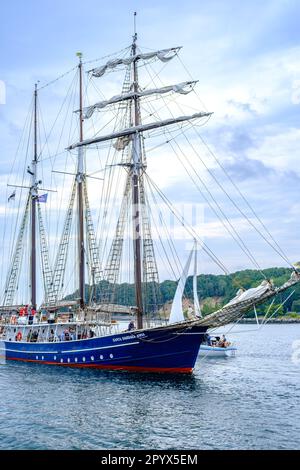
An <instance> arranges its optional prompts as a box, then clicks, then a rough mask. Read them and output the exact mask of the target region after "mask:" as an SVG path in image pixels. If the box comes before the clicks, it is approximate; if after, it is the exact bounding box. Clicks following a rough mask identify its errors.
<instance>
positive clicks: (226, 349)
mask: <svg viewBox="0 0 300 470" xmlns="http://www.w3.org/2000/svg"><path fill="white" fill-rule="evenodd" d="M219 339H220V338H219V337H213V336H209V339H208V341H209V342H208V341H207V340H206V341H204V342H203V343H202V344H201V346H200V350H199V356H201V357H233V356H235V353H236V351H237V348H236V347H235V346H233V344H232V343H229V342H228V341H226V343H225V346H221V345H220V344H219Z"/></svg>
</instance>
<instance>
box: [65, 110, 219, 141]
mask: <svg viewBox="0 0 300 470" xmlns="http://www.w3.org/2000/svg"><path fill="white" fill-rule="evenodd" d="M211 115H212V113H203V112H200V113H195V114H191V115H188V116H179V117H177V118H172V119H165V120H164V121H156V122H150V123H149V124H141V125H139V126H133V127H129V128H127V129H123V130H122V131H119V132H114V133H113V134H108V135H104V136H100V137H94V138H93V139H86V140H83V141H82V142H77V143H76V144H72V145H70V147H68V150H73V149H75V148H77V147H82V146H84V145H90V144H97V143H98V142H105V141H107V140H113V139H118V138H119V137H123V136H126V135H132V134H136V133H137V132H144V131H149V130H152V129H156V128H159V127H164V126H170V125H172V124H176V123H180V122H184V121H190V120H191V119H198V118H202V117H209V116H211Z"/></svg>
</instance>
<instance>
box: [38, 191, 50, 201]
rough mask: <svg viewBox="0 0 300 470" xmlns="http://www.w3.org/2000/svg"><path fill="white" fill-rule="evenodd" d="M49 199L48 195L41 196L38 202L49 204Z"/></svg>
mask: <svg viewBox="0 0 300 470" xmlns="http://www.w3.org/2000/svg"><path fill="white" fill-rule="evenodd" d="M47 197H48V193H46V194H42V195H41V196H39V197H38V198H37V200H38V201H39V202H47Z"/></svg>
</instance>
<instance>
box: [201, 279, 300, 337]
mask: <svg viewBox="0 0 300 470" xmlns="http://www.w3.org/2000/svg"><path fill="white" fill-rule="evenodd" d="M299 282H300V273H299V272H298V271H293V273H292V274H291V277H290V279H289V280H288V281H287V282H285V283H284V284H283V285H282V286H280V287H274V285H273V283H272V281H267V280H264V281H263V282H262V283H261V284H260V285H259V286H258V287H255V288H251V289H247V290H245V291H241V290H240V291H239V292H238V293H237V295H236V296H235V297H234V298H233V299H232V300H231V301H230V302H228V303H227V304H226V305H224V307H222V308H220V309H219V310H217V311H216V312H213V313H211V314H209V315H206V316H205V317H204V318H201V319H199V320H197V323H199V324H200V325H205V326H207V327H208V328H215V327H219V326H223V325H227V324H228V323H231V322H235V321H237V320H239V319H240V318H242V317H243V316H244V315H245V313H246V312H248V311H249V310H251V309H252V308H253V307H254V306H257V305H260V304H262V303H264V302H265V301H266V300H268V299H270V298H272V297H275V296H276V295H277V294H281V293H282V292H284V291H286V290H287V289H289V288H290V287H292V286H294V285H295V284H297V283H299Z"/></svg>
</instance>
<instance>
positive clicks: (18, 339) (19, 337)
mask: <svg viewBox="0 0 300 470" xmlns="http://www.w3.org/2000/svg"><path fill="white" fill-rule="evenodd" d="M16 340H17V341H21V340H22V333H21V331H19V332H18V333H17V336H16Z"/></svg>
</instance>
